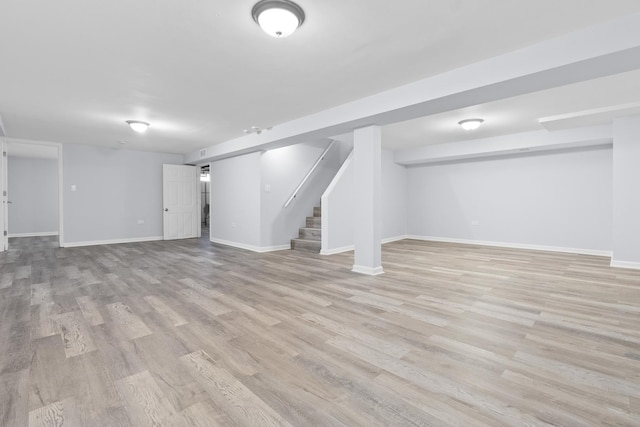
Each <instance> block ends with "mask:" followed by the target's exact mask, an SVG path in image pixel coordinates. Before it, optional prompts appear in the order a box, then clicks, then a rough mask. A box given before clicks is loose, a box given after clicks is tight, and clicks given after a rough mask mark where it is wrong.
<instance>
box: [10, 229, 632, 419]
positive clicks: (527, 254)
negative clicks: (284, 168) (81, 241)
mask: <svg viewBox="0 0 640 427" xmlns="http://www.w3.org/2000/svg"><path fill="white" fill-rule="evenodd" d="M608 262H609V260H608V259H606V258H599V257H593V256H580V255H567V254H554V253H546V252H532V251H522V250H507V249H498V248H488V247H479V246H465V245H455V244H443V243H426V242H418V241H411V240H406V241H402V242H396V243H391V244H387V245H385V246H384V249H383V263H384V267H385V271H386V274H384V275H382V276H378V277H367V276H361V275H357V274H354V273H351V272H350V271H349V270H350V267H351V264H352V254H341V255H335V256H328V257H321V256H319V255H312V254H307V253H298V252H295V251H282V252H277V253H271V254H254V253H250V252H246V251H242V250H236V249H233V248H229V247H223V246H219V245H214V244H211V243H209V242H207V241H206V240H200V241H198V240H184V241H173V242H149V243H139V244H126V245H110V246H95V247H86V248H69V249H58V248H55V244H54V240H53V238H22V239H12V240H11V249H10V251H9V252H5V253H2V254H0V322H1V323H0V425H2V426H11V427H13V426H27V425H29V426H59V425H64V426H159V425H163V426H164V425H167V426H217V425H222V426H227V425H230V426H236V425H238V426H289V425H290V426H340V425H348V426H377V425H385V426H403V425H421V426H450V425H459V426H500V425H512V426H522V425H529V426H538V425H539V426H548V425H555V426H587V425H594V426H596V425H607V426H639V425H640V272H638V271H630V270H621V269H612V268H610V267H609V266H608Z"/></svg>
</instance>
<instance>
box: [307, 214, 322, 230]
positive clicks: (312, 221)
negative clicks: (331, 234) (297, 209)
mask: <svg viewBox="0 0 640 427" xmlns="http://www.w3.org/2000/svg"><path fill="white" fill-rule="evenodd" d="M306 226H307V227H309V228H320V227H322V219H321V218H320V217H312V216H308V217H307V225H306Z"/></svg>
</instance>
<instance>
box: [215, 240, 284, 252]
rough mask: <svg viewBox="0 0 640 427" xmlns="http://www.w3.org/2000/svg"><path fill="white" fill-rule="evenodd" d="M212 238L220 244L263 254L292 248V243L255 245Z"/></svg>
mask: <svg viewBox="0 0 640 427" xmlns="http://www.w3.org/2000/svg"><path fill="white" fill-rule="evenodd" d="M210 240H211V243H218V244H220V245H225V246H232V247H234V248H238V249H245V250H247V251H251V252H258V253H261V254H263V253H266V252H276V251H284V250H289V249H291V243H289V244H288V245H279V246H253V245H247V244H244V243H238V242H231V241H229V240H223V239H216V238H213V237H212V238H211V239H210Z"/></svg>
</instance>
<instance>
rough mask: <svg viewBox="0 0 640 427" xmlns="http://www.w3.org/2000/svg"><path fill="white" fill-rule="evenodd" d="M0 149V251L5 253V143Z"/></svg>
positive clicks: (6, 236) (6, 228)
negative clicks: (0, 204)
mask: <svg viewBox="0 0 640 427" xmlns="http://www.w3.org/2000/svg"><path fill="white" fill-rule="evenodd" d="M0 148H2V162H0V182H1V183H2V185H1V186H0V187H2V188H0V192H1V193H0V194H2V209H0V224H2V231H1V232H0V234H1V236H0V237H1V238H2V243H1V244H0V251H2V252H3V251H6V250H7V249H9V227H8V224H9V221H8V214H9V209H8V207H9V205H8V204H7V202H8V198H7V143H6V142H4V141H0Z"/></svg>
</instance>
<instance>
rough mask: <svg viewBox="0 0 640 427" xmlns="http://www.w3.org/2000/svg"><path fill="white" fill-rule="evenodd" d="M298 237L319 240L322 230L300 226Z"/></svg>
mask: <svg viewBox="0 0 640 427" xmlns="http://www.w3.org/2000/svg"><path fill="white" fill-rule="evenodd" d="M298 238H300V239H305V240H321V238H322V230H320V228H315V227H305V228H301V229H300V232H299V233H298Z"/></svg>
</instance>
